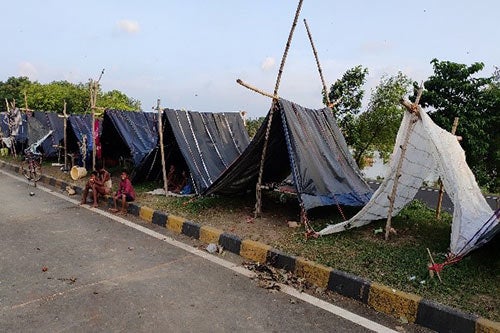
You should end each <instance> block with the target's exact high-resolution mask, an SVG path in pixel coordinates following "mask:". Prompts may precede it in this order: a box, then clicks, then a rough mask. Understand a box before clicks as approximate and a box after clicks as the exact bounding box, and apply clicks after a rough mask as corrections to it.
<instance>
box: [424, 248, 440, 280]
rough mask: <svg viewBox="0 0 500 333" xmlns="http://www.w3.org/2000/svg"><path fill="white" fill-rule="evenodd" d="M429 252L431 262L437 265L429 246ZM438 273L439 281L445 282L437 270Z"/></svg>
mask: <svg viewBox="0 0 500 333" xmlns="http://www.w3.org/2000/svg"><path fill="white" fill-rule="evenodd" d="M427 253H428V254H429V258H430V259H431V263H432V264H433V265H435V264H436V263H435V262H434V258H433V257H432V254H431V251H430V250H429V248H427ZM436 274H437V276H438V278H439V281H440V282H443V280H441V275H440V274H439V272H438V271H436Z"/></svg>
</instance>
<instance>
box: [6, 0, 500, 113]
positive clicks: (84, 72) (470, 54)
mask: <svg viewBox="0 0 500 333" xmlns="http://www.w3.org/2000/svg"><path fill="white" fill-rule="evenodd" d="M297 4H298V1H291V0H252V1H248V0H247V1H238V0H211V1H207V0H183V1H177V0H163V1H160V0H158V1H156V0H155V1H130V0H120V1H115V0H107V1H106V0H99V1H97V0H86V1H76V0H75V1H62V0H44V1H41V0H24V1H5V2H3V3H2V13H3V14H2V19H1V23H0V27H1V29H0V39H1V40H2V44H3V46H2V52H1V53H0V62H1V66H0V81H4V82H5V81H6V80H7V79H8V78H9V77H11V76H16V77H17V76H28V77H29V78H30V79H31V80H32V81H35V80H36V81H39V82H40V83H49V82H52V81H60V80H67V81H70V82H72V83H79V82H83V83H86V82H88V80H89V78H94V79H97V78H98V76H99V74H100V72H101V70H102V69H103V68H104V69H105V73H104V76H103V77H102V80H101V84H102V89H103V90H104V91H110V90H113V89H117V90H120V91H122V92H124V93H125V94H127V95H128V96H130V97H133V98H135V99H137V100H139V101H141V103H142V108H143V109H144V110H151V108H152V107H153V106H155V105H156V100H157V99H158V98H159V99H161V106H162V107H168V108H174V109H187V110H194V111H212V112H222V111H239V110H245V111H247V112H248V114H249V116H250V117H251V118H255V117H259V116H264V115H265V114H266V113H267V111H268V109H269V106H270V104H271V101H270V100H269V99H268V98H267V97H264V96H261V95H259V94H256V93H254V92H252V91H250V90H248V89H246V88H243V87H242V86H240V85H238V84H237V83H236V79H242V80H243V81H245V82H248V83H250V84H251V85H254V86H256V87H258V88H260V89H262V90H264V91H267V92H270V93H272V91H273V90H274V86H275V82H276V77H277V74H278V69H279V65H280V62H281V58H282V56H283V52H284V48H285V44H286V40H287V38H288V34H289V31H290V28H291V25H292V21H293V17H294V15H295V10H296V8H297ZM499 14H500V1H498V0H476V1H470V0H421V1H418V2H414V1H401V0H400V1H395V0H379V1H370V0H365V1H362V0H350V1H335V0H329V1H326V0H325V1H323V0H304V2H303V6H302V11H301V14H300V18H299V21H298V24H297V27H296V29H295V34H294V37H293V40H292V43H291V48H290V51H289V54H288V57H287V61H286V64H285V67H284V73H283V76H282V79H281V85H280V88H279V92H278V93H279V95H280V96H281V97H283V98H286V99H288V100H292V101H294V102H297V103H299V104H301V105H303V106H306V107H310V108H319V107H322V103H321V99H322V98H321V89H322V85H321V81H320V78H319V74H318V70H317V67H316V61H315V59H314V55H313V52H312V49H311V46H310V43H309V39H308V37H307V33H306V29H305V26H304V22H303V19H304V18H305V19H306V20H307V23H308V25H309V28H310V30H311V33H312V36H313V39H314V43H315V46H316V50H317V52H318V56H319V60H320V63H321V66H322V70H323V75H324V77H325V80H326V82H327V86H330V85H331V84H332V83H333V82H334V81H335V80H337V79H338V78H340V77H341V75H342V74H343V73H344V72H345V71H346V70H348V69H349V68H352V67H354V66H356V65H362V66H364V67H367V68H368V70H369V75H368V80H367V84H366V86H365V88H366V89H367V94H368V95H369V92H370V89H372V88H373V87H375V85H376V84H377V83H378V82H379V80H380V77H381V76H382V75H384V74H386V75H394V74H396V73H397V72H398V71H401V72H403V73H404V74H406V75H407V76H409V77H411V78H412V79H413V80H416V81H418V82H420V81H422V80H425V79H426V78H427V77H428V76H429V75H431V74H432V72H433V71H432V66H431V64H430V61H431V60H432V59H433V58H437V59H439V60H448V61H453V62H458V63H464V64H472V63H473V62H483V63H484V64H485V71H484V75H490V74H491V73H493V71H494V66H500V43H499V42H498V41H499V38H500V37H499V36H498V34H499V32H500V23H499V22H500V21H499V19H500V17H499ZM365 102H366V101H365ZM364 107H366V104H365V105H364Z"/></svg>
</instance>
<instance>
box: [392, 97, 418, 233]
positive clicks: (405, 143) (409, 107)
mask: <svg viewBox="0 0 500 333" xmlns="http://www.w3.org/2000/svg"><path fill="white" fill-rule="evenodd" d="M422 91H423V88H420V89H419V90H418V94H417V98H416V99H415V103H409V102H408V101H405V100H403V101H401V103H402V104H403V105H404V106H405V107H406V108H407V110H408V111H409V112H411V113H412V114H413V115H414V116H415V117H420V110H419V106H418V103H419V102H420V97H422ZM416 121H417V119H412V120H411V122H410V124H409V126H408V129H407V131H406V136H405V138H404V141H403V144H402V145H401V147H400V148H401V155H400V156H399V160H398V165H397V167H396V175H395V176H394V182H393V184H392V190H391V195H390V196H389V210H388V212H387V222H386V224H385V239H386V240H388V239H389V235H390V233H391V232H393V231H394V229H393V228H392V226H391V223H392V212H393V211H394V201H395V199H396V193H397V191H398V184H399V177H401V168H402V166H403V160H404V158H405V155H406V148H407V147H408V142H409V140H410V134H411V131H412V130H413V125H414V124H415V123H416Z"/></svg>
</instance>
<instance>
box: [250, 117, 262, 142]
mask: <svg viewBox="0 0 500 333" xmlns="http://www.w3.org/2000/svg"><path fill="white" fill-rule="evenodd" d="M264 119H266V118H265V117H259V118H256V119H251V118H249V119H247V121H246V125H245V127H246V129H247V132H248V136H249V137H250V138H253V136H254V135H255V133H257V131H258V130H259V128H260V126H262V123H263V122H264Z"/></svg>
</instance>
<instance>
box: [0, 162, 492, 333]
mask: <svg viewBox="0 0 500 333" xmlns="http://www.w3.org/2000/svg"><path fill="white" fill-rule="evenodd" d="M0 167H2V168H8V169H10V170H12V171H14V172H16V173H19V172H20V169H19V167H18V166H14V165H10V164H8V163H5V162H2V161H0ZM40 181H41V182H43V183H45V184H48V185H51V186H54V187H56V188H59V189H61V190H65V189H66V187H67V186H68V185H70V184H67V183H65V182H64V181H60V180H56V179H54V178H51V177H45V176H42V178H41V179H40ZM75 191H76V193H78V194H81V192H82V189H81V188H75ZM111 203H112V198H108V204H111ZM128 213H130V214H132V215H135V216H137V217H139V218H141V219H142V220H144V221H145V222H149V223H153V224H156V225H159V226H162V227H165V228H167V229H169V230H171V231H173V232H175V233H178V234H183V235H185V236H188V237H191V238H194V239H198V240H200V241H202V242H204V243H207V244H208V243H216V244H218V245H220V246H222V247H223V248H224V249H225V250H227V251H230V252H232V253H235V254H237V255H239V256H241V257H243V258H245V259H249V260H252V261H255V262H259V263H262V264H268V265H271V266H273V267H276V268H279V269H284V270H286V271H289V272H292V273H294V274H296V275H297V276H299V277H302V278H304V279H306V281H308V282H310V283H312V284H314V285H316V286H318V287H322V288H326V289H328V290H331V291H333V292H336V293H338V294H340V295H343V296H345V297H349V298H351V299H354V300H356V301H359V302H361V303H363V304H366V305H368V306H370V307H371V308H373V309H375V310H376V311H379V312H382V313H385V314H387V315H391V316H393V317H395V318H399V319H403V320H406V321H408V322H409V323H415V324H417V325H420V326H423V327H427V328H430V329H432V330H435V331H438V332H464V333H469V332H475V333H493V332H497V333H500V322H494V321H491V320H488V319H486V318H482V317H479V316H476V315H473V314H468V313H465V312H462V311H459V310H456V309H454V308H451V307H448V306H445V305H442V304H439V303H436V302H433V301H431V300H426V299H423V298H422V297H420V296H418V295H415V294H410V293H406V292H402V291H398V290H395V289H392V288H389V287H387V286H384V285H381V284H379V283H376V282H371V281H369V280H366V279H363V278H361V277H358V276H355V275H352V274H349V273H345V272H342V271H339V270H336V269H333V268H330V267H326V266H323V265H321V264H318V263H315V262H312V261H309V260H306V259H304V258H301V257H296V256H292V255H288V254H286V253H283V252H281V251H279V250H277V249H274V248H272V247H270V246H269V245H266V244H264V243H261V242H256V241H253V240H247V239H241V238H240V237H238V236H237V235H235V234H231V233H227V232H224V231H222V230H218V229H216V228H213V227H210V226H205V225H200V224H198V223H196V222H193V221H188V220H186V219H184V218H182V217H179V216H175V215H172V214H168V213H166V212H162V211H157V210H153V209H152V208H149V207H146V206H140V205H138V204H136V203H130V204H129V206H128Z"/></svg>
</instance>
